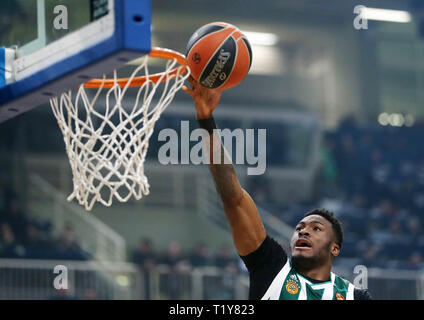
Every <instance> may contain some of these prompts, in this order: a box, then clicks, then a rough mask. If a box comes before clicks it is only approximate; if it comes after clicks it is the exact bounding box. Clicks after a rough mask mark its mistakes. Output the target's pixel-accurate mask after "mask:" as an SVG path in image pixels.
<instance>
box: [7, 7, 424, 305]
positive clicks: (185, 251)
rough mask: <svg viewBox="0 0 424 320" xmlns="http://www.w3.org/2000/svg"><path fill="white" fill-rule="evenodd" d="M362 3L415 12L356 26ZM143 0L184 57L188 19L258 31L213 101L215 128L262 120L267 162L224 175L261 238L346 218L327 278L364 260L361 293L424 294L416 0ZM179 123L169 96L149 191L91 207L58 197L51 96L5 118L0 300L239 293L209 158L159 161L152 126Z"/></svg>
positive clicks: (160, 42)
mask: <svg viewBox="0 0 424 320" xmlns="http://www.w3.org/2000/svg"><path fill="white" fill-rule="evenodd" d="M361 4H363V5H367V6H369V7H375V8H386V9H396V10H404V11H408V12H409V13H410V14H411V17H412V20H411V22H409V23H394V22H382V21H369V22H368V29H364V30H357V29H356V28H355V27H354V19H355V18H356V16H357V15H356V14H355V13H354V7H355V6H357V5H361ZM152 6H153V8H152V14H153V23H152V25H153V29H152V31H153V39H152V43H153V45H154V46H161V47H167V48H170V49H174V50H177V51H180V52H182V53H185V46H186V43H187V41H188V39H189V37H190V35H191V34H192V33H193V32H194V30H196V29H197V28H199V27H200V26H202V25H204V24H206V23H209V22H212V21H225V22H229V23H232V24H234V25H236V26H238V27H240V28H241V29H242V30H243V31H250V32H261V33H266V34H268V35H264V34H262V35H260V37H259V38H258V39H256V40H255V39H253V37H252V38H251V39H252V40H251V42H252V49H253V57H254V60H253V65H252V68H251V71H250V73H249V75H248V77H247V78H246V79H245V80H244V81H243V83H241V84H240V85H239V86H237V87H235V88H233V89H231V90H228V91H226V92H225V93H224V94H223V97H222V100H221V104H220V106H219V108H218V109H217V111H216V119H217V123H218V125H219V127H220V128H230V129H235V128H241V129H248V128H252V129H260V128H266V129H267V149H266V156H267V170H266V173H265V174H264V175H261V176H248V175H247V174H246V166H243V165H237V166H236V170H237V173H238V175H239V178H240V180H241V182H242V185H243V187H244V188H245V189H246V190H247V191H248V192H249V193H250V194H251V196H252V197H253V199H254V200H255V202H256V203H257V205H258V207H259V211H260V214H261V217H262V218H263V221H264V224H265V227H266V229H267V231H268V233H269V234H270V235H272V236H273V237H275V238H276V239H278V240H279V241H280V242H281V243H282V244H283V245H285V246H286V245H287V240H288V239H289V238H290V237H291V233H292V229H293V227H294V225H295V223H296V222H297V221H298V220H299V218H300V217H302V215H303V214H304V213H306V212H307V210H309V209H312V208H316V207H324V208H327V209H329V210H332V211H334V213H335V214H336V216H337V217H338V218H340V219H341V221H342V222H343V225H344V228H345V242H344V245H343V248H342V252H341V255H340V257H339V258H337V259H336V260H335V267H334V271H335V272H336V273H338V274H340V275H341V276H343V277H346V278H347V279H349V280H351V281H353V280H354V279H355V277H356V276H357V275H358V274H357V273H355V270H356V271H357V270H358V269H355V267H357V266H361V265H362V266H365V267H366V268H367V273H368V277H367V282H366V283H365V284H366V285H367V287H368V288H369V290H370V292H371V294H372V295H373V297H374V298H376V299H414V300H415V299H423V298H424V272H423V271H424V261H423V254H424V237H423V233H422V231H423V222H424V148H423V145H422V137H423V136H424V126H423V116H424V109H423V107H422V106H423V103H424V90H423V86H424V45H423V40H424V9H423V6H422V5H421V2H420V1H394V0H384V1H366V2H365V3H361V2H360V1H351V0H343V1H338V0H331V1H330V0H325V1H324V0H296V1H286V0H284V1H270V2H266V4H265V3H264V1H259V0H237V1H223V0H216V1H213V2H211V3H206V1H198V0H180V1H169V0H154V1H152ZM1 17H2V12H0V18H1ZM14 18H15V19H19V16H17V17H14ZM0 20H1V19H0ZM16 28H19V23H17V26H16ZM2 32H5V30H4V29H3V30H2V29H0V38H1V36H2ZM182 120H189V121H190V126H191V128H192V129H194V128H197V124H196V122H195V119H194V107H193V102H192V101H191V99H190V97H188V96H187V95H186V94H184V93H183V92H179V93H178V94H177V96H176V97H175V100H174V102H173V103H172V104H171V106H170V107H169V108H168V109H167V111H166V112H165V113H164V115H163V116H162V118H161V119H160V120H159V122H158V123H157V128H156V131H155V132H156V134H154V135H153V136H152V138H151V142H150V149H149V152H148V161H147V166H146V175H147V176H148V178H149V181H150V185H151V192H150V195H149V196H147V197H145V198H143V199H142V200H140V201H130V202H128V203H125V204H120V203H115V204H114V205H113V206H112V207H110V208H106V207H103V206H101V205H100V204H98V205H96V206H95V207H94V209H93V211H92V212H91V213H86V212H85V211H84V210H83V208H82V207H80V206H79V205H78V204H77V203H75V202H72V203H68V202H67V201H66V197H67V195H68V194H69V193H70V192H71V190H72V175H71V171H70V166H69V162H68V159H67V157H66V154H65V148H64V143H63V138H62V135H61V132H60V130H59V128H58V126H57V123H56V120H55V119H54V116H53V114H52V112H51V109H50V107H49V106H48V105H45V106H41V107H39V108H37V109H34V110H32V111H31V112H29V113H26V114H23V115H21V116H19V117H17V118H15V119H12V120H10V121H8V122H5V123H2V124H1V125H0V219H1V220H0V223H1V225H0V255H1V258H0V298H1V299H246V298H247V294H248V276H247V273H246V270H245V269H244V267H243V265H242V264H241V260H240V259H239V257H238V256H237V254H236V251H235V248H234V246H233V243H232V238H231V234H230V232H229V229H228V225H227V221H226V220H225V216H224V214H223V211H222V208H221V206H220V203H219V200H218V198H217V196H216V193H215V190H214V186H213V182H212V179H211V178H210V176H209V172H208V168H207V166H205V165H201V166H193V165H168V166H164V165H162V164H160V163H159V162H158V158H157V152H158V149H159V148H160V146H161V144H162V142H159V141H158V138H157V132H158V131H159V130H160V129H163V128H174V129H175V130H177V131H179V129H180V126H181V121H182ZM58 265H63V266H65V267H66V268H67V270H68V279H69V289H68V290H56V289H55V288H54V286H53V283H54V279H55V277H56V276H57V274H55V273H54V272H53V270H54V268H55V267H56V266H58Z"/></svg>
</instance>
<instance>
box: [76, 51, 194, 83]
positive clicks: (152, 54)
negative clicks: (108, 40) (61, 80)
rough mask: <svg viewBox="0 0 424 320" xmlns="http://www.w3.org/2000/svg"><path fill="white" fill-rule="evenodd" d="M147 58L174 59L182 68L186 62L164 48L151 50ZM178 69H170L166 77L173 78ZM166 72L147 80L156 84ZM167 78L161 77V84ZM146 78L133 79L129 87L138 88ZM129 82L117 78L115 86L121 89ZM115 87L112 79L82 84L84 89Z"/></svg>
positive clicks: (181, 55)
mask: <svg viewBox="0 0 424 320" xmlns="http://www.w3.org/2000/svg"><path fill="white" fill-rule="evenodd" d="M149 57H152V58H161V59H167V60H174V59H176V60H177V62H178V63H179V64H180V65H182V66H184V67H185V66H186V65H187V62H186V58H185V56H184V55H183V54H181V53H179V52H176V51H173V50H170V49H164V48H153V49H152V51H151V52H150V53H149ZM179 68H180V67H176V68H174V69H172V70H171V71H170V72H168V76H173V75H175V74H176V73H177V71H178V69H179ZM186 70H187V68H185V70H184V71H183V72H184V73H185V72H186ZM166 73H167V72H160V73H155V74H152V75H149V80H150V81H152V82H154V83H156V82H158V81H159V80H160V79H161V77H162V76H163V75H164V74H166ZM166 78H167V77H163V79H162V82H163V81H166ZM146 79H147V77H146V76H141V77H134V78H133V79H132V81H131V83H130V84H129V87H140V86H142V85H143V84H144V83H145V82H146ZM129 81H130V78H118V79H117V84H118V85H119V86H120V87H121V88H123V87H125V86H126V85H127V83H128V82H129ZM114 85H115V80H114V79H92V80H90V81H88V82H86V83H85V84H84V88H88V89H98V88H100V87H103V88H106V89H110V88H112V87H113V86H114Z"/></svg>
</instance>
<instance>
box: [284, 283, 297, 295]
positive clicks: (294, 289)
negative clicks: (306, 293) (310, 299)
mask: <svg viewBox="0 0 424 320" xmlns="http://www.w3.org/2000/svg"><path fill="white" fill-rule="evenodd" d="M286 290H287V292H288V293H290V294H297V293H298V292H299V287H298V285H297V284H296V282H294V281H288V282H287V284H286Z"/></svg>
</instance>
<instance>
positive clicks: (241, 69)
mask: <svg viewBox="0 0 424 320" xmlns="http://www.w3.org/2000/svg"><path fill="white" fill-rule="evenodd" d="M186 57H187V64H188V66H189V67H190V70H191V75H192V77H193V78H194V79H195V80H196V81H198V82H199V83H200V84H201V85H203V86H205V87H207V88H214V89H216V88H219V89H222V90H225V89H229V88H232V87H234V86H236V85H238V84H239V83H240V82H241V81H242V80H243V79H244V78H245V77H246V75H247V73H248V72H249V69H250V66H251V65H252V49H251V47H250V44H249V41H248V40H247V37H246V36H245V35H244V34H243V33H242V32H241V31H240V30H239V29H238V28H237V27H235V26H233V25H231V24H228V23H225V22H212V23H209V24H207V25H204V26H203V27H201V28H199V29H198V30H197V31H196V32H195V33H193V35H192V36H191V38H190V40H189V41H188V44H187V53H186Z"/></svg>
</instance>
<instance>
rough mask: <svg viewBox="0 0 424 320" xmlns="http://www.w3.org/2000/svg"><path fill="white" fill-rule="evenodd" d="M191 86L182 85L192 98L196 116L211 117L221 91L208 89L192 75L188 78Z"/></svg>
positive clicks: (199, 117) (200, 117) (201, 117)
mask: <svg viewBox="0 0 424 320" xmlns="http://www.w3.org/2000/svg"><path fill="white" fill-rule="evenodd" d="M188 82H189V83H190V86H191V88H188V87H187V86H183V87H182V89H183V91H184V92H186V93H188V94H189V95H190V96H191V97H192V98H193V100H194V105H195V106H196V118H197V119H207V118H210V117H212V112H213V111H214V110H215V109H216V107H217V106H218V104H219V100H220V99H221V93H222V91H221V90H219V89H208V88H206V87H204V86H202V85H201V84H200V83H198V82H197V81H196V80H194V78H193V77H192V76H190V77H189V78H188Z"/></svg>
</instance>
